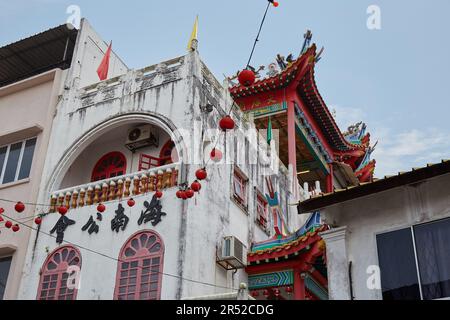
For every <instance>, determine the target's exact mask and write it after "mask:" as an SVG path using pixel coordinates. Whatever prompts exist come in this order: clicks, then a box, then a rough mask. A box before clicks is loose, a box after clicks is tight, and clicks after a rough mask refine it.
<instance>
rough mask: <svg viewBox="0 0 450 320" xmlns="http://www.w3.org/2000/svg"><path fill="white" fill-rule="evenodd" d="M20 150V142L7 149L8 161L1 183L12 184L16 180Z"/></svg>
mask: <svg viewBox="0 0 450 320" xmlns="http://www.w3.org/2000/svg"><path fill="white" fill-rule="evenodd" d="M20 149H22V142H19V143H15V144H12V145H11V148H10V149H9V155H8V160H7V163H6V169H5V175H4V177H3V183H8V182H13V181H14V179H15V178H16V171H17V165H18V163H19V157H20Z"/></svg>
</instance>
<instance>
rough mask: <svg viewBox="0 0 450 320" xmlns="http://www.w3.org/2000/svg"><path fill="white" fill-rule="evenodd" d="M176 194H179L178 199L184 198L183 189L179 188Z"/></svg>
mask: <svg viewBox="0 0 450 320" xmlns="http://www.w3.org/2000/svg"><path fill="white" fill-rule="evenodd" d="M176 195H177V198H178V199H182V198H183V191H181V190H178V191H177V193H176Z"/></svg>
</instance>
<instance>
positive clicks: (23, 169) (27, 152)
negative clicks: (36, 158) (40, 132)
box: [18, 138, 36, 180]
mask: <svg viewBox="0 0 450 320" xmlns="http://www.w3.org/2000/svg"><path fill="white" fill-rule="evenodd" d="M35 146H36V138H33V139H30V140H28V141H27V142H26V143H25V149H24V151H23V157H22V164H21V165H20V171H19V178H18V179H19V180H22V179H25V178H28V177H29V176H30V170H31V163H32V162H33V154H34V147H35Z"/></svg>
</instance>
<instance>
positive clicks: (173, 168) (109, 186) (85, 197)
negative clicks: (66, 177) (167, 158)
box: [50, 163, 179, 212]
mask: <svg viewBox="0 0 450 320" xmlns="http://www.w3.org/2000/svg"><path fill="white" fill-rule="evenodd" d="M178 172H179V163H171V164H168V165H165V166H161V167H156V168H151V169H149V170H144V171H139V172H135V173H131V174H127V175H123V176H118V177H114V178H110V179H105V180H100V181H95V182H91V183H87V184H84V185H81V186H76V187H72V188H67V189H63V190H58V191H55V192H53V193H52V195H51V199H50V212H56V210H57V208H58V207H60V206H66V207H67V208H68V209H75V208H80V207H84V206H90V205H95V204H98V203H101V202H106V201H113V200H117V199H122V198H128V197H130V196H136V195H140V194H145V193H148V192H154V191H156V190H164V189H167V188H172V187H175V186H177V185H178Z"/></svg>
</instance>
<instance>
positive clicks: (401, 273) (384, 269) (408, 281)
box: [377, 228, 420, 300]
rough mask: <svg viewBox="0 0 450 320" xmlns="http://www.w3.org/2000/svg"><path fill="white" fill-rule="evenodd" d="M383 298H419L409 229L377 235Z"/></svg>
mask: <svg viewBox="0 0 450 320" xmlns="http://www.w3.org/2000/svg"><path fill="white" fill-rule="evenodd" d="M377 247H378V261H379V264H380V270H381V287H382V291H383V299H384V300H420V291H419V281H418V278H417V268H416V260H415V257H414V247H413V242H412V234H411V229H410V228H408V229H403V230H398V231H394V232H388V233H384V234H380V235H377Z"/></svg>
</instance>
